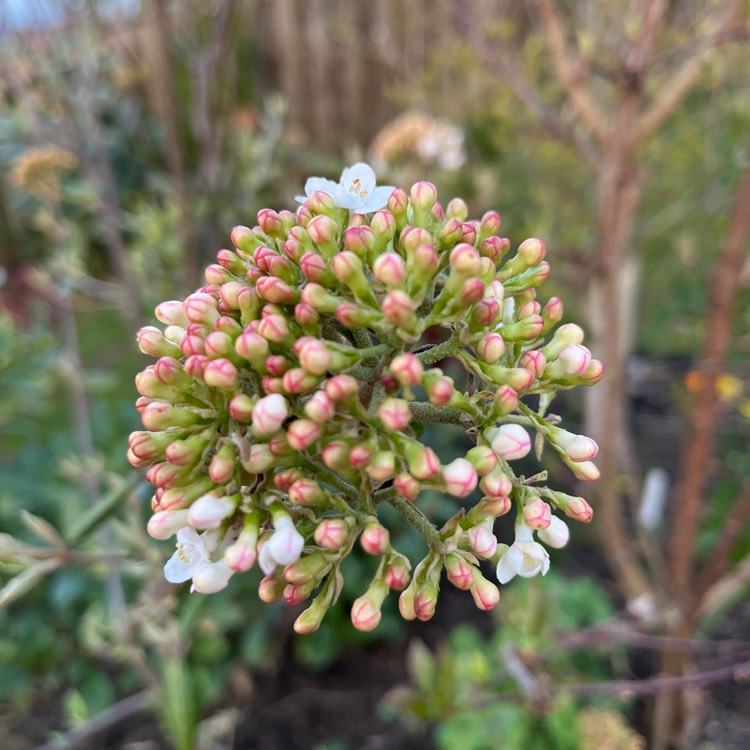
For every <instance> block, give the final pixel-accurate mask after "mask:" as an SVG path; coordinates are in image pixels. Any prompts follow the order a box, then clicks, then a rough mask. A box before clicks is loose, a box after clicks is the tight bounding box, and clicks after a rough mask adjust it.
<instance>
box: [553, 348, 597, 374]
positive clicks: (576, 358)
mask: <svg viewBox="0 0 750 750" xmlns="http://www.w3.org/2000/svg"><path fill="white" fill-rule="evenodd" d="M590 364H591V352H590V351H589V350H588V349H587V348H586V347H585V346H582V345H580V344H573V345H572V346H566V347H565V349H563V350H562V351H561V352H560V356H559V357H558V358H557V363H556V365H557V366H558V367H560V368H561V370H562V371H563V372H564V373H565V374H566V375H583V374H584V373H585V372H586V370H587V369H588V367H589V365H590Z"/></svg>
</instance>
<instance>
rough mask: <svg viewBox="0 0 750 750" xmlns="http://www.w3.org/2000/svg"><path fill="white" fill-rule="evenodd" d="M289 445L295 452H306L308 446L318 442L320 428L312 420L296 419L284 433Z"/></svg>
mask: <svg viewBox="0 0 750 750" xmlns="http://www.w3.org/2000/svg"><path fill="white" fill-rule="evenodd" d="M286 434H287V439H288V440H289V445H291V446H292V448H294V450H296V451H306V450H307V449H308V448H309V447H310V446H312V445H313V444H314V443H316V442H317V441H318V440H320V435H321V432H320V427H319V425H318V424H317V423H316V422H313V421H312V419H297V420H295V421H294V422H292V423H291V424H290V425H289V427H288V428H287V431H286Z"/></svg>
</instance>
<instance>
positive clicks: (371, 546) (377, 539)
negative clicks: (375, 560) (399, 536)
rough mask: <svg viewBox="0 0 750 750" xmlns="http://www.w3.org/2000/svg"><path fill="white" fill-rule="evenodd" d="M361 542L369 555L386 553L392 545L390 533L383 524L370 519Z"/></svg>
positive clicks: (360, 539)
mask: <svg viewBox="0 0 750 750" xmlns="http://www.w3.org/2000/svg"><path fill="white" fill-rule="evenodd" d="M359 543H360V544H361V545H362V549H363V550H364V551H365V552H367V554H368V555H384V554H385V553H386V552H387V551H388V547H389V546H390V534H389V533H388V529H386V528H385V526H383V525H382V524H380V523H378V522H377V521H369V522H368V523H367V524H365V528H364V530H363V531H362V535H361V536H360V537H359Z"/></svg>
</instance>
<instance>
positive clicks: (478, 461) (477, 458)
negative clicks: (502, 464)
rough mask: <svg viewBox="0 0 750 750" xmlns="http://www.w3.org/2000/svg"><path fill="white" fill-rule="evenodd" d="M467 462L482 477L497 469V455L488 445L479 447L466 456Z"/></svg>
mask: <svg viewBox="0 0 750 750" xmlns="http://www.w3.org/2000/svg"><path fill="white" fill-rule="evenodd" d="M466 460H467V461H469V462H470V463H471V465H472V466H473V467H474V468H475V469H476V472H477V474H479V476H480V477H483V476H486V475H487V474H489V473H490V472H491V471H494V469H495V468H496V467H497V455H496V454H495V452H494V451H493V450H492V448H490V447H489V446H487V445H477V446H475V447H474V448H472V449H471V450H470V451H469V452H468V453H467V454H466Z"/></svg>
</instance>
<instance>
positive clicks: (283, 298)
mask: <svg viewBox="0 0 750 750" xmlns="http://www.w3.org/2000/svg"><path fill="white" fill-rule="evenodd" d="M255 288H256V289H257V290H258V294H259V295H260V297H261V298H262V299H264V300H266V301H267V302H272V303H274V304H277V305H293V304H295V303H296V302H297V300H298V299H299V292H298V291H297V290H296V289H294V288H293V287H291V286H289V284H287V283H285V282H284V281H282V280H281V279H278V278H276V277H275V276H262V277H261V278H259V279H258V281H257V282H256V284H255Z"/></svg>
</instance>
